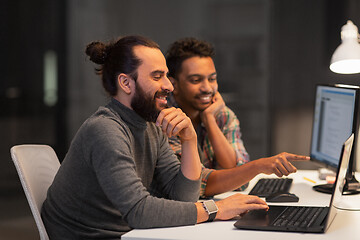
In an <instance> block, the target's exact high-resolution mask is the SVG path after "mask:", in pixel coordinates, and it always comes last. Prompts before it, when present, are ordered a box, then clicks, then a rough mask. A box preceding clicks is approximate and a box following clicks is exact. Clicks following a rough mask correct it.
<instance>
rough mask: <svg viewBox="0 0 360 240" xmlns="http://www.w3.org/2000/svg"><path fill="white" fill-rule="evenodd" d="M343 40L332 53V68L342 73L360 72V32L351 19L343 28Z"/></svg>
mask: <svg viewBox="0 0 360 240" xmlns="http://www.w3.org/2000/svg"><path fill="white" fill-rule="evenodd" d="M341 41H342V43H341V44H340V45H339V47H337V48H336V50H335V52H334V54H333V55H332V58H331V63H330V70H331V71H333V72H335V73H341V74H354V73H360V44H359V33H358V28H357V27H356V25H354V24H353V22H352V21H350V20H348V21H347V23H346V24H345V25H344V26H342V28H341Z"/></svg>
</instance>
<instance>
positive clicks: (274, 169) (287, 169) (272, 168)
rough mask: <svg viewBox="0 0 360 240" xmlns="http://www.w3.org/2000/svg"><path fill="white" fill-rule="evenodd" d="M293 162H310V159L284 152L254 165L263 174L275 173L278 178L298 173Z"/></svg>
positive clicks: (257, 161)
mask: <svg viewBox="0 0 360 240" xmlns="http://www.w3.org/2000/svg"><path fill="white" fill-rule="evenodd" d="M293 160H298V161H299V160H301V161H307V160H310V157H307V156H301V155H295V154H292V153H286V152H283V153H280V154H278V155H275V156H272V157H268V158H260V159H258V160H255V161H254V163H256V167H257V168H259V170H260V171H261V172H262V173H265V174H272V173H274V174H275V175H276V176H278V177H282V176H284V175H285V176H288V175H289V174H290V173H294V172H296V168H295V167H294V166H293V165H292V164H291V163H290V162H289V161H293Z"/></svg>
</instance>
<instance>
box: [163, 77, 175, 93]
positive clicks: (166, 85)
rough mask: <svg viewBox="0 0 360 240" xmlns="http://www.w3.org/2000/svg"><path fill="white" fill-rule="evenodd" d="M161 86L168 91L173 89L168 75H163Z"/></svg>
mask: <svg viewBox="0 0 360 240" xmlns="http://www.w3.org/2000/svg"><path fill="white" fill-rule="evenodd" d="M161 88H162V89H163V90H167V91H169V92H172V91H174V86H173V85H172V83H171V82H170V80H169V78H168V77H164V80H163V83H162V85H161Z"/></svg>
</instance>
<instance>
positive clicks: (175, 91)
mask: <svg viewBox="0 0 360 240" xmlns="http://www.w3.org/2000/svg"><path fill="white" fill-rule="evenodd" d="M169 80H170V82H171V84H172V85H173V86H174V91H173V94H175V95H176V94H177V87H178V86H177V85H178V81H177V80H176V79H175V78H173V77H169Z"/></svg>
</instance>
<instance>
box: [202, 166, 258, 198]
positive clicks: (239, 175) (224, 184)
mask: <svg viewBox="0 0 360 240" xmlns="http://www.w3.org/2000/svg"><path fill="white" fill-rule="evenodd" d="M259 173H261V169H259V167H258V166H257V162H256V161H252V162H249V163H246V164H243V165H241V166H238V167H235V168H231V169H223V170H216V171H213V172H212V173H211V174H210V176H209V178H208V180H207V184H206V189H205V195H206V196H214V195H216V194H220V193H223V192H227V191H232V190H234V189H236V188H238V187H240V186H242V185H244V184H245V183H247V182H249V181H250V180H251V179H253V178H254V177H255V176H256V175H258V174H259Z"/></svg>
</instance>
